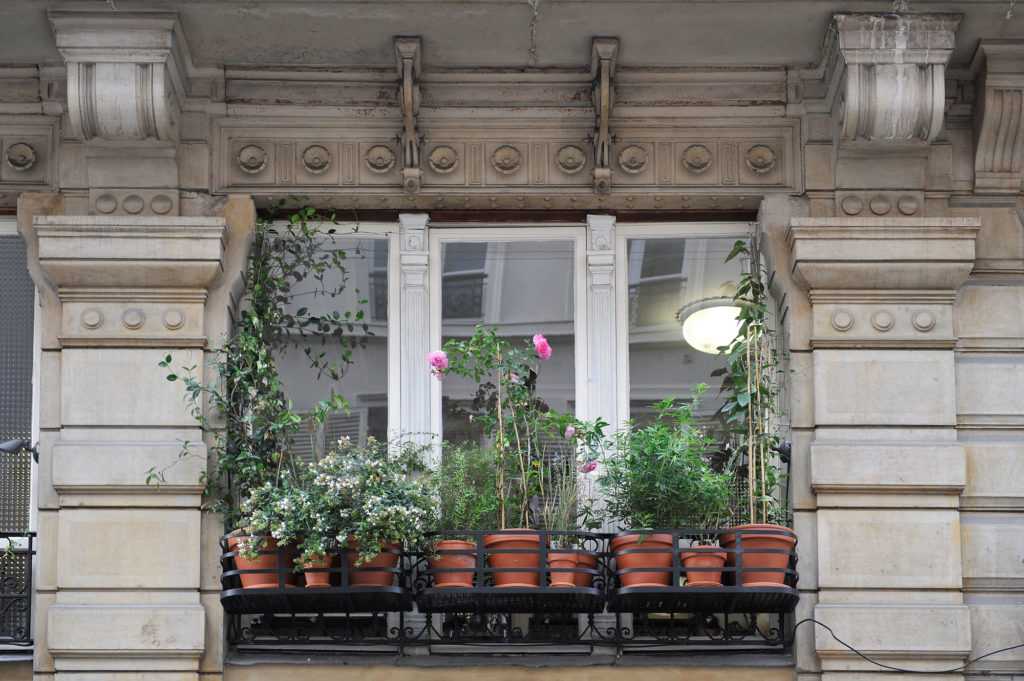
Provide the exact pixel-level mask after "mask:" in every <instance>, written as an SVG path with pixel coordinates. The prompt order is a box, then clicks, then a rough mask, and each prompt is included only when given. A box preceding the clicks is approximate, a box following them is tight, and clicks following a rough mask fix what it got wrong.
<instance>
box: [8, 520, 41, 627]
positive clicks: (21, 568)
mask: <svg viewBox="0 0 1024 681" xmlns="http://www.w3.org/2000/svg"><path fill="white" fill-rule="evenodd" d="M35 553H36V551H35V533H33V532H28V533H17V534H15V533H8V532H0V645H15V646H31V645H32V557H33V556H34V555H35Z"/></svg>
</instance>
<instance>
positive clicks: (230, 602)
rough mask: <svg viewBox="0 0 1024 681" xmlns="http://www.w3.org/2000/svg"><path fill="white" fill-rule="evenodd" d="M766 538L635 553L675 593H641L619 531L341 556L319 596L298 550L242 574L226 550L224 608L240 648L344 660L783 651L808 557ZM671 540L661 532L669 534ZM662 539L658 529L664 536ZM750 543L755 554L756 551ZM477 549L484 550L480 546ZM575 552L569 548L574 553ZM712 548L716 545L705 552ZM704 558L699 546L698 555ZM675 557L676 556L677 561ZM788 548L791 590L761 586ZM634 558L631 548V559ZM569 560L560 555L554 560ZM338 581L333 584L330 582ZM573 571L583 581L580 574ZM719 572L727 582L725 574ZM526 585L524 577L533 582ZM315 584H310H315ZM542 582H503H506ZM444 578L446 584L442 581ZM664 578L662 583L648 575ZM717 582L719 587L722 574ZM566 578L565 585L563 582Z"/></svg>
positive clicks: (683, 536)
mask: <svg viewBox="0 0 1024 681" xmlns="http://www.w3.org/2000/svg"><path fill="white" fill-rule="evenodd" d="M725 532H729V533H730V534H733V535H735V540H734V545H731V546H730V547H729V548H724V549H714V550H715V551H724V552H725V553H726V554H727V556H728V558H727V562H726V564H725V565H724V566H722V567H720V568H715V567H706V568H693V567H688V566H685V565H684V564H683V562H682V558H681V553H682V552H683V551H686V550H691V549H688V548H687V547H689V545H690V543H691V541H692V540H693V539H695V538H702V539H705V540H706V539H707V538H714V537H716V536H718V535H721V534H724V533H725ZM761 532H763V531H760V530H712V531H706V530H668V531H666V532H664V534H670V535H671V545H670V546H675V547H677V548H676V549H675V550H672V549H671V548H663V549H657V548H629V549H627V550H628V551H632V552H634V553H661V554H662V562H663V563H667V565H666V566H665V567H659V568H643V569H642V570H639V572H642V573H643V574H647V575H659V576H661V579H662V580H663V581H664V582H665V583H666V584H667V585H666V586H649V585H646V586H636V585H632V586H628V585H625V584H623V581H632V580H628V579H625V580H624V578H625V577H626V576H627V575H629V574H630V573H631V572H638V569H636V568H633V569H632V570H630V569H624V568H622V566H619V565H617V562H616V556H615V554H614V552H613V551H612V550H611V547H610V542H611V539H612V538H613V537H614V535H610V534H601V533H587V532H574V533H566V532H551V531H534V530H530V531H525V530H524V531H522V533H523V534H532V535H539V537H540V542H539V544H538V545H537V548H495V547H493V546H488V545H487V543H486V541H485V536H486V535H487V534H489V533H486V532H451V533H438V535H437V537H436V538H437V539H445V538H456V537H457V538H461V539H468V540H469V545H467V546H468V547H467V548H464V549H461V550H450V549H449V550H444V551H441V552H435V553H434V554H433V555H425V554H423V553H416V552H409V551H399V550H397V549H395V550H394V554H395V558H396V559H397V560H396V562H395V566H394V567H387V566H385V567H368V568H362V569H361V570H359V569H356V570H354V569H353V566H352V561H353V560H354V554H353V553H352V552H351V551H349V550H348V549H347V548H339V549H337V550H336V551H335V552H334V560H333V563H332V566H331V567H322V568H315V569H311V570H310V571H309V572H310V573H312V574H316V573H319V575H320V581H327V582H329V585H325V586H323V587H320V588H315V587H310V586H305V585H304V581H305V579H304V576H303V574H302V571H301V570H300V571H299V572H296V570H295V569H294V568H293V558H294V552H293V551H291V550H289V549H288V548H281V549H274V550H272V551H271V550H268V551H264V552H262V553H263V554H264V555H266V556H270V557H272V561H271V564H270V566H268V567H263V568H258V569H247V570H239V569H238V568H237V567H236V565H235V562H234V559H235V555H236V554H235V552H233V551H231V550H229V549H228V545H227V542H226V541H225V543H224V549H225V551H224V554H223V559H222V565H223V568H224V571H223V577H222V585H223V591H222V594H221V603H222V604H223V606H224V610H225V613H226V615H227V633H228V641H229V643H230V644H231V645H232V646H233V647H234V649H235V650H236V651H237V652H239V653H245V652H251V651H260V652H268V651H270V650H273V651H276V652H282V653H288V652H301V653H303V654H308V653H310V652H325V653H333V654H362V653H372V652H384V653H389V654H396V653H397V654H410V653H414V652H415V653H416V654H422V653H423V652H428V653H430V654H435V655H436V654H460V653H461V654H467V653H470V654H479V653H481V652H499V653H502V654H508V653H510V652H512V653H530V652H543V653H546V654H553V653H568V654H572V653H576V654H580V653H584V654H588V653H591V654H592V653H607V654H609V655H615V656H618V655H623V654H631V653H645V654H651V653H676V654H679V653H688V652H704V653H707V652H710V651H719V652H784V651H785V650H786V649H787V646H788V641H787V639H786V632H787V628H788V627H789V626H791V622H789V618H790V616H791V614H792V612H793V610H794V609H795V607H796V603H797V601H798V599H799V596H798V593H797V591H796V582H797V572H796V553H795V549H790V550H786V551H781V550H772V549H764V548H756V547H754V546H753V544H752V542H751V541H750V537H752V536H756V535H758V534H759V533H761ZM659 533H660V531H659ZM652 534H653V533H652ZM744 539H746V540H747V547H746V548H745V547H744ZM557 545H562V546H565V545H572V546H573V547H574V549H575V550H577V551H580V552H582V554H585V555H586V556H588V557H589V559H586V560H583V562H584V563H585V564H582V565H581V564H577V565H576V567H557V566H555V565H557V563H555V564H549V559H550V558H553V556H552V555H551V554H553V553H556V552H558V551H559V549H557V548H552V546H557ZM469 547H471V548H469ZM564 550H565V549H563V551H564ZM705 551H710V549H705ZM698 552H700V550H699V549H698ZM666 553H667V554H670V555H669V556H665V555H664V554H666ZM767 553H775V554H779V553H785V554H786V556H785V558H784V559H783V561H784V564H786V565H787V566H786V567H785V568H763V567H758V568H757V573H758V576H759V577H760V578H761V579H764V575H765V574H767V573H772V572H774V573H777V574H779V575H780V576H781V578H782V583H781V584H778V585H776V586H767V585H765V584H764V583H763V581H762V582H758V584H757V585H750V584H747V585H744V582H749V581H750V580H749V577H750V576H751V575H749V574H747V573H748V572H750V569H749V568H746V567H744V559H745V558H746V561H747V563H748V564H749V563H750V562H751V560H752V558H751V557H752V556H754V555H755V554H767ZM442 555H443V556H450V557H456V556H458V557H464V558H465V560H466V563H465V564H463V565H460V566H457V567H446V568H442V567H438V566H437V565H436V564H434V563H433V559H436V558H437V557H438V556H442ZM498 555H506V556H509V557H513V558H515V557H522V558H524V559H527V560H528V561H532V563H533V565H532V566H527V567H495V566H494V565H492V563H493V561H494V558H495V556H498ZM620 555H621V554H620ZM554 557H555V558H557V556H554ZM718 571H720V572H721V585H716V586H691V585H687V582H686V576H687V573H688V572H689V573H690V575H691V577H690V579H696V580H697V581H704V580H702V579H701V576H702V575H703V574H704V573H706V572H714V573H717V572H718ZM324 573H326V574H327V575H329V577H328V579H327V580H324V579H323V574H324ZM266 574H270V575H273V576H274V579H273V580H272V583H270V584H269V585H267V586H266V588H258V589H255V588H242V582H241V580H242V578H243V577H246V576H252V575H266ZM367 574H375V575H381V576H383V575H387V576H386V577H384V579H383V581H384V582H385V583H388V585H387V586H367V585H363V584H361V582H365V581H366V577H365V576H366V575H367ZM570 575H571V576H570ZM455 576H459V577H461V578H463V579H466V578H470V577H471V582H468V583H471V584H472V586H471V587H453V586H446V585H444V584H443V583H444V582H447V581H450V578H451V577H455ZM716 576H717V574H716ZM520 577H521V578H520ZM313 579H315V578H311V581H313ZM502 580H503V581H506V582H508V581H513V582H520V583H530V582H532V583H533V585H531V586H507V585H506V586H498V585H497V584H496V581H502ZM439 581H440V582H442V584H441V585H439V584H438V582H439ZM643 581H644V582H649V581H658V579H657V578H654V579H650V580H647V579H645V580H643ZM712 581H717V579H715V578H714V577H712ZM556 582H557V583H556Z"/></svg>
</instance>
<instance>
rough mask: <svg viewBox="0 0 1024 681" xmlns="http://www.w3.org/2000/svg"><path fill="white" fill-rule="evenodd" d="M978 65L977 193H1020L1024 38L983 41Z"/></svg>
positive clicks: (1023, 165) (1023, 139)
mask: <svg viewBox="0 0 1024 681" xmlns="http://www.w3.org/2000/svg"><path fill="white" fill-rule="evenodd" d="M974 67H975V70H976V71H977V72H978V99H977V104H976V107H977V109H976V112H975V116H974V121H975V132H976V142H975V155H974V191H975V193H978V194H1016V193H1018V192H1020V191H1021V187H1022V181H1024V41H1020V40H1012V41H1011V40H992V41H988V40H986V41H982V42H981V44H980V45H979V46H978V51H977V53H976V54H975V57H974Z"/></svg>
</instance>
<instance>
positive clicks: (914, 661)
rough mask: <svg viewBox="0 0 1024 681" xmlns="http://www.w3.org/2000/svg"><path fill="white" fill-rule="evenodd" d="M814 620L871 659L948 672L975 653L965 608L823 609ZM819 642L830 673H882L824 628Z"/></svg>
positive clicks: (817, 636) (817, 632)
mask: <svg viewBox="0 0 1024 681" xmlns="http://www.w3.org/2000/svg"><path fill="white" fill-rule="evenodd" d="M814 617H815V619H818V620H820V621H821V622H823V623H825V624H827V625H829V626H830V627H832V629H833V630H835V633H836V635H837V636H838V637H839V638H841V639H843V640H844V641H846V642H847V643H848V644H850V645H851V646H853V647H854V648H856V649H857V650H859V651H861V652H863V653H864V654H865V655H867V656H869V657H873V658H876V659H878V660H880V661H882V662H885V663H886V664H891V665H894V666H900V667H906V668H908V669H918V670H922V671H924V670H936V669H947V668H949V667H951V666H955V665H956V663H957V662H959V661H961V660H963V658H966V657H967V656H968V655H969V654H970V652H971V627H970V620H971V616H970V610H969V609H968V607H967V606H965V605H921V606H918V605H902V606H901V605H818V607H816V608H815V609H814ZM814 641H815V647H816V649H817V652H818V656H819V657H820V658H821V666H822V669H824V670H827V671H844V670H848V671H857V670H865V671H877V669H878V667H876V666H874V665H871V664H870V663H868V662H866V661H864V660H863V659H861V658H859V657H857V655H855V654H854V653H852V652H850V650H848V649H847V648H845V647H844V646H842V645H841V644H839V642H837V641H836V640H835V639H834V638H832V636H830V635H829V633H828V632H827V631H826V630H825V629H823V628H821V627H815V632H814Z"/></svg>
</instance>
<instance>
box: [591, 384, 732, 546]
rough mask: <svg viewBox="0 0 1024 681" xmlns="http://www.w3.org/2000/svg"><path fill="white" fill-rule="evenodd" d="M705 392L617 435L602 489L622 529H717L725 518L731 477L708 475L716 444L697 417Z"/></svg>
mask: <svg viewBox="0 0 1024 681" xmlns="http://www.w3.org/2000/svg"><path fill="white" fill-rule="evenodd" d="M705 389H706V386H704V385H700V386H698V389H697V392H696V394H695V395H694V397H693V400H692V401H691V402H690V403H685V402H684V403H676V402H675V401H674V400H671V399H668V400H663V401H662V402H659V403H658V404H657V405H656V408H657V417H656V418H655V419H654V421H653V422H651V423H650V424H648V425H645V426H643V427H630V428H627V429H625V430H623V431H620V432H618V433H616V435H615V438H614V448H613V449H612V452H611V454H610V455H608V456H606V457H605V459H604V461H603V464H602V465H603V470H602V473H601V477H600V484H601V485H602V487H603V488H604V490H605V499H606V502H605V503H606V508H607V512H608V513H609V515H611V516H612V517H613V518H615V519H616V520H618V521H619V522H620V523H622V525H623V527H624V528H632V529H666V528H675V527H686V526H693V525H697V526H699V527H715V526H716V525H717V524H718V523H719V521H720V519H721V518H722V517H723V516H725V515H726V514H727V513H728V511H729V492H730V488H731V486H732V476H731V474H729V473H716V472H714V471H713V470H712V469H711V466H710V465H709V464H708V461H707V458H708V456H709V455H710V454H711V453H712V452H713V450H714V446H715V443H714V440H713V438H711V437H710V436H709V435H708V434H707V433H706V432H705V430H704V429H703V428H702V427H701V426H700V425H699V424H698V423H697V419H696V416H695V412H696V409H697V407H698V404H699V399H700V396H701V395H702V394H703V393H704V391H705Z"/></svg>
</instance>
